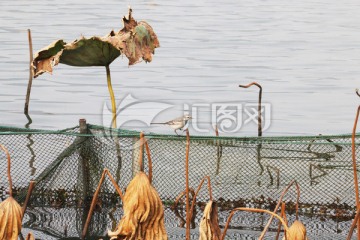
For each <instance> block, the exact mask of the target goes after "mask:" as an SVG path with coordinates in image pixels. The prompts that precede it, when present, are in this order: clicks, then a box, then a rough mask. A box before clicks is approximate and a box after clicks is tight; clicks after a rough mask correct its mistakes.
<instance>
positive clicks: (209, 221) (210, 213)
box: [199, 201, 221, 240]
mask: <svg viewBox="0 0 360 240" xmlns="http://www.w3.org/2000/svg"><path fill="white" fill-rule="evenodd" d="M199 233H200V237H199V240H219V239H220V237H221V231H220V228H219V222H218V211H217V205H216V203H215V202H213V201H209V202H208V203H207V204H206V206H205V209H204V214H203V217H202V218H201V222H200V227H199Z"/></svg>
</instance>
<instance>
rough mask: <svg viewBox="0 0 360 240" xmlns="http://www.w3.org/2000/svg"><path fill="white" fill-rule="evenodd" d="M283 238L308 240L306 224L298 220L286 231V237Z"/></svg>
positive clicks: (285, 239) (287, 239) (286, 239)
mask: <svg viewBox="0 0 360 240" xmlns="http://www.w3.org/2000/svg"><path fill="white" fill-rule="evenodd" d="M283 240H308V238H307V236H306V228H305V226H304V224H302V223H301V222H300V221H298V220H296V221H295V222H294V223H293V224H292V225H291V226H290V228H289V231H288V232H286V238H285V237H283Z"/></svg>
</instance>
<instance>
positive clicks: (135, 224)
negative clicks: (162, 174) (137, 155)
mask: <svg viewBox="0 0 360 240" xmlns="http://www.w3.org/2000/svg"><path fill="white" fill-rule="evenodd" d="M123 206H124V216H123V217H122V218H121V220H120V222H119V224H118V226H117V228H116V230H115V231H114V232H111V231H108V235H109V237H110V239H126V240H138V239H144V240H167V239H168V237H167V234H166V230H165V225H164V209H163V205H162V202H161V199H160V197H159V195H158V193H157V191H156V190H155V188H154V187H153V186H151V184H150V181H149V178H148V177H147V175H146V174H145V173H143V172H139V173H138V174H136V176H135V177H134V178H133V179H132V180H131V182H130V183H129V185H128V187H127V190H126V193H125V195H124V204H123Z"/></svg>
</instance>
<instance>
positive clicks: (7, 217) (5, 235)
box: [0, 197, 22, 240]
mask: <svg viewBox="0 0 360 240" xmlns="http://www.w3.org/2000/svg"><path fill="white" fill-rule="evenodd" d="M21 220H22V209H21V207H20V205H19V204H18V203H17V202H16V201H15V199H14V198H13V197H8V198H7V199H6V200H4V201H3V202H1V203H0V239H1V240H17V239H18V235H19V233H20V231H21Z"/></svg>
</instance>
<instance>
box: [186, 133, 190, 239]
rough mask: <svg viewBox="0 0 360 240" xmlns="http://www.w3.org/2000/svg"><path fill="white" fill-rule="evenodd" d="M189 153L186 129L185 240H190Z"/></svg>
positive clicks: (188, 137) (188, 136)
mask: <svg viewBox="0 0 360 240" xmlns="http://www.w3.org/2000/svg"><path fill="white" fill-rule="evenodd" d="M189 152H190V135H189V129H186V156H185V185H186V187H185V195H186V240H190V220H191V219H190V213H189V210H190V202H189Z"/></svg>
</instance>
